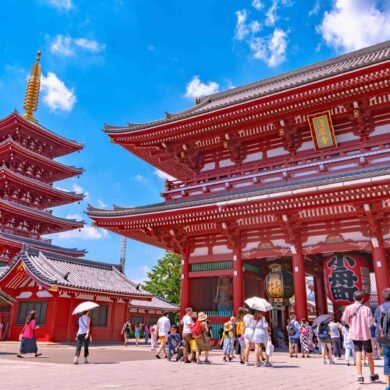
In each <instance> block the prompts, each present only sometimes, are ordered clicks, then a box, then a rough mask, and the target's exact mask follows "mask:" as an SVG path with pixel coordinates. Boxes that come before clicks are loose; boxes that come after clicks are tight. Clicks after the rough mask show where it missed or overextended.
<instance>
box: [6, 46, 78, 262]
mask: <svg viewBox="0 0 390 390" xmlns="http://www.w3.org/2000/svg"><path fill="white" fill-rule="evenodd" d="M40 79H41V66H40V52H38V56H37V60H36V63H35V64H34V65H33V67H32V70H31V75H30V78H29V81H28V85H27V91H26V97H25V101H24V109H25V114H24V115H23V116H21V115H19V114H18V113H17V112H13V113H12V114H11V115H8V116H7V117H5V118H3V119H1V120H0V220H1V224H0V264H2V263H3V264H8V263H9V262H10V261H11V260H12V259H13V258H14V257H15V255H17V254H18V253H19V251H20V250H21V248H22V246H23V244H26V245H28V246H30V247H34V248H37V249H41V250H46V251H47V250H49V251H51V252H56V253H59V254H64V255H70V256H74V257H80V256H83V255H84V254H85V251H80V250H76V249H67V248H62V247H58V246H55V245H52V244H51V240H50V239H46V238H44V237H43V236H44V235H46V234H51V233H58V232H64V231H67V230H72V229H78V228H82V227H83V226H84V223H83V222H82V221H76V220H71V219H65V218H60V217H56V216H54V215H53V213H52V210H51V209H52V208H53V207H56V206H61V205H65V204H68V203H72V202H77V201H80V200H82V199H83V197H84V196H83V194H76V193H73V192H66V191H63V190H60V189H57V188H55V187H54V185H53V183H54V182H56V181H58V180H63V179H67V178H71V177H73V176H77V175H80V174H81V173H82V172H83V170H82V169H80V168H75V167H70V166H66V165H64V164H62V163H60V162H57V161H56V160H55V158H57V157H61V156H64V155H67V154H70V153H73V152H76V151H79V150H81V149H82V148H83V145H81V144H79V143H77V142H75V141H71V140H68V139H66V138H64V137H61V136H60V135H58V134H55V133H53V132H51V131H50V130H48V129H46V128H45V127H43V126H42V125H40V124H38V121H37V120H36V119H35V118H34V116H33V113H34V112H35V111H36V110H37V107H38V98H39V90H40Z"/></svg>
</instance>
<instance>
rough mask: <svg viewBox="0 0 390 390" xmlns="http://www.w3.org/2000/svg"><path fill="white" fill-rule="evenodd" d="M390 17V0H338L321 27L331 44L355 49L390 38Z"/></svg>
mask: <svg viewBox="0 0 390 390" xmlns="http://www.w3.org/2000/svg"><path fill="white" fill-rule="evenodd" d="M379 4H382V7H380V6H379ZM389 20H390V3H389V2H382V3H381V2H379V1H377V0H336V2H335V3H334V5H333V7H332V9H331V10H330V11H329V12H325V14H324V18H323V20H322V23H321V25H320V26H318V28H317V31H318V32H320V33H321V34H322V37H323V39H324V41H325V42H326V44H327V45H328V46H331V47H334V48H336V49H339V50H342V51H352V50H357V49H360V48H362V47H366V46H370V45H373V44H375V43H379V42H382V41H385V40H387V39H389V38H390V22H389Z"/></svg>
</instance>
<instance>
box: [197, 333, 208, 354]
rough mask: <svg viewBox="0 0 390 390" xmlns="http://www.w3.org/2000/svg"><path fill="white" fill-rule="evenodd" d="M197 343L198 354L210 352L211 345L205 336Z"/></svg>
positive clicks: (198, 339)
mask: <svg viewBox="0 0 390 390" xmlns="http://www.w3.org/2000/svg"><path fill="white" fill-rule="evenodd" d="M195 342H196V349H197V350H198V352H203V351H210V343H209V342H208V340H206V338H205V337H204V336H201V337H199V338H197V339H195Z"/></svg>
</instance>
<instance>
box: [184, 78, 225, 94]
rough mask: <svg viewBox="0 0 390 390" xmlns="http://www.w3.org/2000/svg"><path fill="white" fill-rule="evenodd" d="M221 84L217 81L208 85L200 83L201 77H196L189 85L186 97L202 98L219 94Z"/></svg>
mask: <svg viewBox="0 0 390 390" xmlns="http://www.w3.org/2000/svg"><path fill="white" fill-rule="evenodd" d="M218 90H219V84H218V83H216V82H215V81H210V82H208V83H207V84H205V83H202V82H201V81H200V78H199V76H194V77H193V78H192V79H191V81H190V82H189V83H188V84H187V87H186V93H185V95H184V96H185V97H188V98H193V99H194V98H197V97H201V96H207V95H211V94H213V93H216V92H218Z"/></svg>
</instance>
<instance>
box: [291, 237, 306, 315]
mask: <svg viewBox="0 0 390 390" xmlns="http://www.w3.org/2000/svg"><path fill="white" fill-rule="evenodd" d="M298 235H299V233H298V234H297V238H296V240H295V245H294V246H292V247H291V251H292V252H293V254H292V269H293V278H294V294H295V314H296V316H297V319H298V321H300V320H301V319H302V318H306V319H307V296H306V274H305V263H304V257H303V254H302V244H301V240H300V237H298Z"/></svg>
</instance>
